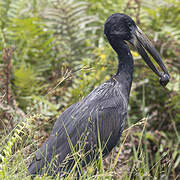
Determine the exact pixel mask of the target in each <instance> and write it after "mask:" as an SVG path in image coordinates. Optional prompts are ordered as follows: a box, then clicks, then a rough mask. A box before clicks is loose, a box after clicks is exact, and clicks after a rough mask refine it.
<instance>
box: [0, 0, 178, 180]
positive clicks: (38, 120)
mask: <svg viewBox="0 0 180 180" xmlns="http://www.w3.org/2000/svg"><path fill="white" fill-rule="evenodd" d="M115 12H121V13H126V14H128V15H130V16H131V17H133V19H134V20H135V21H136V22H137V24H138V25H139V26H140V27H141V29H143V31H144V32H146V34H147V35H148V37H149V38H150V39H151V40H152V41H153V44H154V45H155V47H156V48H157V49H158V51H159V52H160V54H161V56H162V57H163V60H164V62H165V63H166V65H167V67H168V70H169V71H170V74H171V81H170V83H169V84H168V86H167V88H166V89H165V88H163V87H161V86H160V84H159V81H158V78H157V77H156V76H155V75H154V74H153V73H152V72H151V70H149V68H147V67H146V65H145V64H144V62H143V61H142V60H141V58H140V57H139V55H138V54H137V53H136V52H135V51H134V50H132V54H133V56H134V59H135V68H134V69H135V71H134V81H133V86H132V90H131V97H130V102H129V114H128V118H127V123H126V128H125V130H124V133H123V135H122V138H121V140H120V142H119V145H118V146H117V147H115V148H114V149H113V151H112V153H111V154H110V155H109V156H108V157H107V158H106V159H104V160H102V151H101V149H102V148H103V147H101V146H100V147H101V148H100V152H99V160H93V161H92V162H91V164H90V165H88V166H87V168H86V170H84V169H82V167H81V165H80V163H79V158H80V157H81V158H82V157H83V156H84V154H83V146H82V151H81V152H79V153H78V154H76V153H75V152H74V149H73V147H72V152H74V154H73V155H74V156H75V159H76V163H75V167H74V168H73V170H72V172H70V174H69V175H68V177H67V179H73V177H74V176H75V169H76V167H78V170H79V171H81V172H82V171H83V174H82V176H80V179H112V178H114V179H115V178H116V179H123V180H124V179H125V180H126V179H127V180H130V179H137V180H139V179H148V180H150V179H153V180H156V179H165V180H176V179H178V178H180V74H179V72H180V63H179V62H180V23H179V22H180V16H179V14H180V1H178V0H156V1H155V0H149V1H146V0H126V1H125V0H121V1H118V0H107V1H104V0H85V1H81V0H38V1H36V0H0V179H5V180H9V179H17V180H18V179H28V176H27V166H28V164H29V163H30V161H31V159H32V157H33V155H34V153H35V151H36V150H37V148H38V147H39V146H40V145H41V144H42V143H43V142H44V141H45V140H46V139H47V137H48V135H49V133H50V132H51V129H52V127H53V124H54V122H55V121H56V118H57V117H58V116H59V115H60V114H61V113H62V112H63V111H64V110H65V109H66V108H67V107H69V106H70V105H71V104H73V103H75V102H77V101H79V100H80V99H82V98H83V97H84V96H86V95H87V94H88V93H89V92H90V91H91V90H92V89H93V88H94V87H96V86H98V85H99V84H100V83H102V82H104V81H106V80H107V79H109V78H110V77H111V76H112V75H113V74H114V73H115V72H116V67H117V57H116V54H115V53H114V52H113V50H112V48H111V47H110V46H109V44H108V43H107V41H106V39H105V38H104V35H103V23H104V21H105V19H106V18H107V17H108V16H109V15H110V14H112V13H115ZM96 170H97V174H96V175H94V172H95V171H96ZM36 179H51V177H48V176H46V175H44V176H43V177H37V178H36ZM57 179H59V178H58V177H57Z"/></svg>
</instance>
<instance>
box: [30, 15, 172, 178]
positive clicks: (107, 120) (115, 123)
mask: <svg viewBox="0 0 180 180" xmlns="http://www.w3.org/2000/svg"><path fill="white" fill-rule="evenodd" d="M104 34H105V36H106V37H107V39H108V41H109V43H110V44H111V46H112V48H113V49H114V50H115V51H116V53H117V55H118V62H119V64H118V68H117V73H116V74H115V75H114V76H113V77H112V78H111V79H109V80H108V81H106V82H104V83H103V84H101V85H100V86H99V87H97V88H95V89H94V90H93V91H92V92H91V93H90V94H89V95H87V96H86V97H85V98H84V99H82V100H81V101H79V102H77V103H75V104H73V105H71V106H70V107H69V108H68V109H66V111H64V112H63V113H62V114H61V115H60V117H59V118H58V119H57V121H56V123H55V125H54V127H53V130H52V133H51V135H50V137H49V138H48V140H47V141H46V142H45V143H44V144H43V145H42V146H41V148H40V149H39V150H38V151H37V153H36V155H35V158H34V159H33V161H32V163H31V164H30V166H29V168H28V171H29V174H30V175H35V174H44V173H45V172H47V173H48V174H50V175H53V174H57V173H58V172H60V171H62V167H61V163H62V162H63V160H64V159H65V158H66V156H67V155H70V154H72V147H74V149H75V151H78V150H79V148H80V140H83V141H84V142H83V144H84V151H85V153H86V157H85V159H84V160H82V161H81V163H82V166H84V165H85V164H87V163H89V161H90V160H91V159H93V158H94V157H95V156H96V155H97V149H98V147H99V143H98V132H99V137H100V142H101V146H102V147H103V146H104V150H103V155H104V156H105V155H107V154H108V153H109V152H110V151H111V150H112V149H113V147H115V146H116V144H117V143H118V141H119V139H120V136H121V133H122V131H123V128H124V124H125V120H126V115H127V110H128V100H129V93H130V90H131V84H132V79H133V77H132V76H133V67H134V64H133V57H132V55H131V52H130V49H129V47H128V44H127V42H129V43H130V44H132V45H133V46H135V48H136V49H137V51H138V52H139V54H140V55H141V56H142V58H143V59H144V60H145V62H146V63H147V65H148V66H149V67H150V68H151V69H152V70H153V71H154V73H155V74H157V75H158V76H159V77H160V83H161V85H163V86H166V84H167V83H168V82H169V78H170V76H169V73H168V71H167V69H166V67H165V66H164V64H163V62H162V60H161V58H160V55H159V53H158V52H157V51H156V49H155V48H154V46H153V45H152V44H151V42H150V41H149V40H148V38H147V37H146V36H145V34H144V33H143V32H142V31H141V30H140V28H139V27H138V26H137V25H136V24H135V22H134V21H133V20H132V19H131V18H130V17H129V16H127V15H125V14H120V13H116V14H112V15H111V16H110V17H108V19H107V20H106V22H105V26H104ZM146 51H147V52H148V53H149V54H150V55H151V56H152V57H153V58H154V60H155V61H156V62H157V63H158V64H159V66H160V68H161V69H162V70H163V73H162V72H161V73H160V72H159V71H158V70H157V69H156V67H155V66H154V64H153V63H152V61H151V60H150V58H149V56H148V55H147V53H146ZM98 129H99V131H98ZM66 163H67V164H66V165H67V166H66V170H67V171H68V170H70V169H71V166H73V164H74V159H73V158H70V159H69V160H68V161H67V162H66ZM49 165H50V168H48V167H49ZM47 169H48V170H47Z"/></svg>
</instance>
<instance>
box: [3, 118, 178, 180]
mask: <svg viewBox="0 0 180 180" xmlns="http://www.w3.org/2000/svg"><path fill="white" fill-rule="evenodd" d="M33 118H34V117H33ZM33 118H29V119H27V120H26V122H24V123H19V124H18V125H17V126H16V127H15V128H14V129H13V130H12V131H11V133H10V134H9V135H8V136H7V137H5V136H4V137H2V139H1V155H0V159H1V163H0V179H4V180H9V179H17V180H18V179H28V178H29V177H28V176H27V165H28V164H29V163H30V161H31V159H32V157H33V155H34V153H32V154H31V151H32V148H33V149H34V150H35V145H36V142H34V139H33V137H31V134H30V133H29V131H30V129H31V128H32V124H31V123H32V122H33V121H32V119H33ZM147 123H148V118H144V119H143V120H141V121H140V122H138V123H137V124H135V125H132V126H130V127H129V128H128V129H126V130H125V131H124V133H123V135H122V138H121V143H120V145H119V146H117V148H118V151H117V152H116V153H114V154H113V153H112V154H111V156H109V157H108V158H109V159H110V161H109V163H108V165H107V164H106V165H105V164H104V160H103V156H102V150H103V147H102V145H101V142H100V133H99V131H98V143H99V152H97V153H98V157H99V158H97V159H93V160H92V162H91V163H90V164H89V165H87V167H86V168H83V167H82V166H81V163H80V160H82V159H83V158H84V157H85V154H84V151H83V147H84V146H83V144H84V143H82V146H81V147H82V149H81V150H79V151H78V152H75V149H74V147H73V146H72V143H71V141H70V138H69V143H70V145H71V150H72V156H73V158H74V160H75V164H74V166H73V168H72V171H71V172H70V173H69V174H68V175H67V177H66V178H65V179H73V178H74V177H75V176H76V175H77V172H76V169H77V170H78V172H79V173H80V179H98V180H101V179H112V178H113V177H116V178H117V179H123V180H124V179H125V180H130V179H137V180H139V179H144V178H145V179H147V180H151V179H153V180H156V179H159V178H160V177H161V178H163V179H167V180H169V179H178V177H179V176H178V174H177V173H176V170H175V168H177V167H178V165H179V164H178V163H179V162H177V161H179V149H178V146H177V148H176V149H172V148H170V145H171V144H170V142H169V147H167V144H166V147H164V146H163V144H158V142H155V141H156V139H153V138H155V137H154V136H153V133H152V132H150V131H147V128H146V126H147ZM176 134H177V135H179V134H178V132H177V131H176ZM82 139H84V138H82ZM151 141H154V142H155V143H157V144H154V148H156V151H155V152H152V149H151V148H150V144H149V142H151ZM126 143H129V144H130V145H131V148H130V149H131V153H130V154H129V155H128V158H127V160H126V161H124V160H123V159H121V158H120V155H122V154H123V152H124V151H125V144H126ZM151 143H152V142H151ZM151 146H152V145H151ZM12 149H15V152H13V151H12ZM34 150H33V151H34ZM173 154H174V157H173ZM125 165H126V167H128V168H127V169H126V170H121V169H123V168H124V166H125ZM175 165H176V167H175ZM96 170H97V173H96V174H95V171H96ZM36 179H39V180H40V179H44V180H45V179H53V178H52V177H48V176H47V175H43V176H42V177H40V176H37V177H36ZM56 179H59V177H58V176H57V178H56Z"/></svg>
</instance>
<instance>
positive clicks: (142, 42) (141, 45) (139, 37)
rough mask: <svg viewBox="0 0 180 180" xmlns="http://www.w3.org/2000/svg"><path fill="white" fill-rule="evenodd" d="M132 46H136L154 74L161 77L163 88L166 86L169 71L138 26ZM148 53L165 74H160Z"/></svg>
mask: <svg viewBox="0 0 180 180" xmlns="http://www.w3.org/2000/svg"><path fill="white" fill-rule="evenodd" d="M131 44H133V45H134V46H135V48H136V49H137V51H138V52H139V54H140V55H141V57H142V58H143V59H144V61H145V62H146V64H147V65H148V66H149V67H150V68H151V69H152V70H153V72H154V73H155V74H157V75H158V76H159V77H160V83H161V84H162V85H163V86H166V85H167V83H168V82H169V79H170V75H169V73H168V70H167V69H166V67H165V65H164V63H163V62H162V59H161V57H160V55H159V53H158V52H157V50H156V49H155V48H154V46H153V44H152V43H151V41H150V40H149V39H148V38H147V37H146V35H145V34H144V33H143V32H142V30H141V29H140V28H139V27H138V26H136V28H135V30H134V39H133V41H131ZM146 51H147V52H148V53H149V54H150V55H151V56H152V57H153V59H154V60H155V61H156V62H157V64H158V65H159V67H160V68H161V69H162V70H163V72H164V73H160V72H159V71H158V69H157V68H156V67H155V65H154V64H153V62H152V61H151V59H150V58H149V56H148V54H147V53H146Z"/></svg>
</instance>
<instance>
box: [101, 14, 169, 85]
mask: <svg viewBox="0 0 180 180" xmlns="http://www.w3.org/2000/svg"><path fill="white" fill-rule="evenodd" d="M104 34H105V35H106V37H107V39H108V41H109V42H110V43H111V42H112V41H113V42H114V43H116V42H117V41H128V42H129V43H130V44H132V45H133V46H134V47H135V48H136V49H137V51H138V52H139V54H140V55H141V57H142V58H143V59H144V61H145V62H146V64H147V65H148V66H149V67H150V68H151V69H152V70H153V71H154V73H156V74H157V75H158V76H159V77H160V83H161V85H163V86H166V85H167V83H168V82H169V79H170V75H169V73H168V71H167V69H166V67H165V65H164V64H163V62H162V60H161V57H160V55H159V53H158V52H157V51H156V49H155V48H154V46H153V45H152V43H151V42H150V40H149V39H148V38H147V37H146V35H145V34H144V33H143V32H142V30H141V29H140V28H139V27H138V26H137V25H136V23H135V22H134V21H133V20H132V19H131V17H129V16H127V15H125V14H121V13H116V14H112V15H111V16H109V17H108V19H107V20H106V22H105V25H104ZM117 44H118V43H117ZM147 52H148V53H149V54H150V55H151V56H152V57H153V59H154V60H155V61H156V62H157V63H158V65H159V66H160V68H161V69H162V70H163V72H159V71H158V69H157V68H156V67H155V66H154V64H153V62H152V61H151V59H150V58H149V56H148V54H147Z"/></svg>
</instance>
